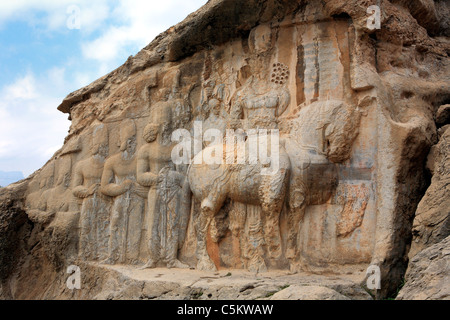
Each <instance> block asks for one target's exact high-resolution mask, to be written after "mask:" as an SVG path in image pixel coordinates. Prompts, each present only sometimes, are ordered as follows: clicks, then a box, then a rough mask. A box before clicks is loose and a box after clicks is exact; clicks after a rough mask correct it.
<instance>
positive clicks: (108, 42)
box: [0, 0, 207, 176]
mask: <svg viewBox="0 0 450 320" xmlns="http://www.w3.org/2000/svg"><path fill="white" fill-rule="evenodd" d="M206 2H207V0H163V1H161V0H147V1H145V0H58V1H55V0H14V1H0V171H22V172H23V173H24V175H25V176H28V175H29V174H31V173H33V172H34V171H35V170H37V169H39V168H40V167H41V166H42V165H43V164H44V163H45V162H46V161H47V160H48V159H49V158H50V157H51V156H52V155H53V153H54V152H55V151H57V150H58V149H59V148H60V147H61V146H62V144H63V141H64V137H65V136H66V135H67V132H68V130H69V126H70V122H69V121H68V120H67V115H66V114H62V113H61V112H59V111H58V110H57V109H56V108H57V106H58V105H59V104H60V103H61V101H62V100H63V99H64V97H65V96H66V95H67V94H69V93H70V92H72V91H75V90H77V89H79V88H81V87H83V86H85V85H88V84H89V83H91V82H92V81H94V80H96V79H98V78H99V77H101V76H103V75H105V74H107V73H108V72H110V71H112V70H114V69H115V68H117V67H118V66H120V65H122V64H123V63H124V62H125V61H126V59H127V58H128V57H129V56H130V55H135V54H136V53H137V52H138V51H139V50H140V49H141V48H143V47H144V46H146V45H147V44H148V43H150V42H151V41H152V40H153V39H154V38H155V37H156V36H157V35H158V34H159V33H161V32H163V31H165V30H166V29H168V28H169V27H171V26H172V25H174V24H176V23H178V22H180V21H182V20H183V19H184V18H185V17H186V16H187V15H188V14H189V13H191V12H193V11H195V10H197V9H198V8H200V7H201V6H202V5H204V4H205V3H206Z"/></svg>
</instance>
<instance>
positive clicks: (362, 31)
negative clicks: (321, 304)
mask: <svg viewBox="0 0 450 320" xmlns="http://www.w3.org/2000/svg"><path fill="white" fill-rule="evenodd" d="M376 4H379V5H380V7H379V9H380V10H379V15H377V10H375V11H373V10H374V9H373V7H372V10H368V9H369V7H370V6H372V5H376ZM447 9H448V7H447V4H446V3H445V2H444V1H434V2H433V1H431V0H417V1H400V0H398V1H394V0H393V1H386V0H383V1H367V0H350V1H340V0H326V1H323V0H320V1H319V0H310V1H298V0H288V1H278V0H265V1H257V0H249V1H237V0H211V1H209V2H208V3H207V4H206V5H205V6H204V7H203V8H201V9H200V10H198V11H197V12H195V13H193V14H191V15H190V16H189V17H187V18H186V20H185V21H183V22H181V23H180V24H178V25H176V26H174V27H172V28H170V29H169V30H167V31H166V32H164V33H163V34H161V35H160V36H158V37H157V38H156V39H155V40H154V41H153V42H152V43H150V44H149V45H148V46H147V47H145V48H144V49H143V50H141V51H140V52H139V53H138V54H136V56H133V57H130V58H129V59H128V60H127V61H126V63H125V64H124V65H123V66H121V67H119V68H118V69H116V70H114V71H113V72H111V73H110V74H108V75H106V76H104V77H102V78H101V79H99V80H97V81H95V82H94V83H92V84H91V85H89V86H87V87H85V88H82V89H80V90H78V91H76V92H74V93H72V94H70V95H69V96H68V97H67V98H66V99H65V100H64V101H63V102H62V104H61V105H60V106H59V110H61V111H62V112H64V113H67V114H69V117H70V119H71V121H72V124H71V128H70V132H69V134H68V136H67V138H66V141H65V144H64V146H63V147H62V149H61V150H59V151H58V152H57V153H56V154H55V155H54V156H53V157H52V158H51V159H50V161H49V162H48V163H47V164H46V165H45V166H44V167H43V168H42V169H41V170H40V171H38V172H37V173H36V174H34V175H33V176H32V177H30V178H29V179H28V180H27V181H26V182H24V183H22V184H19V185H13V186H10V187H9V188H6V191H4V189H1V191H0V203H1V207H0V221H1V223H2V224H1V225H0V227H1V228H3V229H2V231H5V232H2V233H0V245H1V246H2V248H4V252H5V253H4V254H3V253H2V255H1V256H0V259H2V260H1V261H2V262H3V261H4V263H2V264H0V265H2V266H4V268H6V269H7V270H6V271H5V273H4V280H3V283H2V286H1V290H2V292H0V296H2V297H10V298H24V299H32V298H41V299H55V298H70V297H72V296H73V295H78V297H80V298H81V297H82V298H86V299H89V298H99V299H110V298H111V299H124V298H136V297H137V296H139V297H140V294H141V293H139V292H140V291H139V290H141V291H142V288H147V289H146V290H149V292H153V291H155V290H156V291H155V292H156V293H151V294H150V293H149V294H148V296H152V297H157V298H164V297H166V298H173V297H182V298H189V297H190V298H192V297H195V296H196V295H200V293H197V294H195V293H193V292H191V291H189V290H187V291H186V290H185V289H186V288H184V287H182V286H181V287H182V288H181V289H180V290H181V291H177V290H178V289H168V291H167V292H172V293H173V295H172V294H167V295H165V294H164V292H159V291H158V290H159V288H158V287H157V284H155V283H154V282H152V281H153V280H152V281H150V280H149V279H145V278H143V279H142V278H140V279H136V278H135V274H136V272H137V271H136V266H141V267H145V268H151V269H154V268H163V267H168V268H175V269H176V270H177V272H179V274H181V275H185V274H187V273H188V272H189V271H186V269H187V268H196V269H198V270H203V271H207V272H214V271H213V270H216V269H219V270H232V273H233V272H234V271H233V270H241V269H247V270H249V271H252V272H253V273H254V274H255V273H256V274H258V275H259V274H265V273H266V272H268V271H271V272H273V271H276V272H286V270H290V271H291V272H292V273H296V272H298V273H304V272H308V273H309V277H311V278H313V276H312V274H321V275H323V277H322V278H320V279H321V281H322V282H320V281H318V282H314V283H311V282H307V284H308V285H309V286H310V287H309V288H303V287H304V286H303V284H304V283H303V282H302V283H296V282H295V281H291V282H289V283H287V284H286V285H290V286H292V287H291V288H290V289H289V288H282V287H278V288H277V290H275V291H273V292H272V294H273V295H274V298H280V299H284V298H286V299H291V298H292V299H304V298H317V299H328V298H330V299H335V298H336V299H340V298H344V296H345V297H349V295H351V294H349V293H348V292H351V291H352V290H353V293H355V292H356V295H359V293H358V292H360V290H362V289H361V287H360V285H358V286H357V287H355V286H353V285H351V286H350V287H351V288H353V289H351V290H350V289H349V288H348V286H345V288H346V289H345V290H341V289H342V287H339V286H329V285H325V284H326V283H328V282H327V281H328V280H330V274H333V275H336V274H337V275H345V274H350V275H353V276H354V277H355V278H357V279H356V280H355V281H354V282H353V284H354V283H364V282H365V272H364V271H365V270H367V268H368V267H369V266H372V267H375V269H377V268H379V270H380V277H381V289H380V290H378V292H376V296H377V298H385V297H389V296H391V295H392V294H393V293H395V292H396V290H397V288H398V287H399V285H400V284H401V282H402V279H403V278H404V275H405V271H406V268H407V265H408V253H409V248H410V247H411V240H412V237H413V234H412V229H413V220H414V215H415V213H416V210H417V207H418V204H419V202H420V200H421V198H422V196H423V194H424V193H425V191H426V189H427V187H428V186H429V183H428V179H427V178H428V172H427V169H426V165H425V163H426V161H427V160H426V159H427V157H428V158H429V163H430V165H429V167H430V168H433V169H432V170H433V172H434V176H433V180H432V185H431V187H430V190H429V192H428V193H427V196H426V197H425V198H424V199H423V200H422V203H421V204H420V206H419V209H418V211H417V218H416V220H415V221H416V222H415V225H414V226H415V227H414V230H415V231H414V232H415V234H414V236H415V239H414V240H418V242H417V245H420V244H421V243H422V244H423V247H425V246H427V245H429V244H431V243H434V242H437V241H440V240H441V239H442V237H443V236H444V234H445V232H446V231H445V230H446V228H448V226H447V224H446V223H447V222H446V221H447V220H446V219H445V218H444V216H445V211H442V210H440V209H438V207H439V208H440V207H441V206H445V203H446V199H447V198H448V196H447V197H446V195H447V193H446V192H447V191H448V190H447V189H445V188H444V185H445V183H446V180H445V179H446V175H447V171H446V170H447V168H448V161H447V160H448V156H447V154H448V152H447V150H448V145H447V140H446V139H447V138H446V137H447V136H448V133H446V132H447V131H448V130H447V131H445V130H444V129H445V127H442V128H440V129H439V130H440V131H439V133H438V128H439V127H441V126H443V125H444V123H445V122H446V121H447V120H446V119H447V117H448V116H447V113H448V108H447V107H446V106H445V105H447V104H448V101H449V97H450V85H449V84H450V76H449V75H450V72H449V68H450V61H449V52H450V45H449V42H448V38H447V37H446V34H447V32H448V31H447V29H446V28H447V27H446V26H448V23H447V22H446V20H445V19H442V18H441V17H440V15H441V14H442V12H445V10H447ZM378 18H379V19H380V21H379V22H380V24H381V29H376V28H374V27H373V24H370V23H369V22H370V21H371V19H378ZM257 130H258V131H257ZM230 131H231V132H232V133H234V135H233V136H231V138H232V139H228V140H223V138H224V137H225V134H228V133H229V132H230ZM268 132H270V133H271V134H272V135H269V136H270V138H269V136H268V135H267V133H268ZM440 137H441V140H440V141H441V142H439V144H438V145H437V146H435V147H433V146H434V145H436V143H438V141H439V138H440ZM230 141H233V143H231V144H227V143H226V142H230ZM269 141H270V143H269ZM264 142H265V143H264ZM255 146H259V150H258V148H256V149H255ZM264 147H266V148H265V149H264ZM430 149H431V150H432V153H431V155H430V156H428V154H429V152H430ZM255 150H256V151H255ZM258 151H259V153H258ZM263 151H266V154H264V152H263ZM269 151H270V152H269ZM269 154H270V157H269ZM433 155H434V159H435V160H434V162H433V160H432V159H433ZM261 156H263V157H261ZM433 163H434V165H432V164H433ZM433 190H435V191H433ZM436 193H437V194H438V195H439V197H435V194H436ZM11 239H12V240H11ZM17 239H19V240H20V239H21V241H16V240H17ZM414 243H416V242H414ZM414 246H415V245H414V244H413V251H412V252H414V251H416V250H421V248H418V249H415V247H414ZM9 253H17V254H15V255H12V256H14V257H16V258H14V259H13V258H11V257H12V256H11V255H9ZM411 254H412V253H411ZM8 259H9V260H8ZM70 265H74V266H79V267H80V268H81V271H82V273H83V274H85V278H83V279H84V280H83V281H84V284H86V283H88V284H89V285H88V286H85V287H84V288H85V289H84V290H81V292H72V291H70V290H69V291H67V290H68V289H67V288H66V286H65V285H66V282H65V279H66V278H67V274H66V270H67V267H69V266H70ZM117 265H122V266H124V268H125V269H124V270H125V271H124V270H121V271H120V270H118V269H116V268H119V267H117ZM127 268H130V269H127ZM182 269H183V270H182ZM105 270H106V271H105ZM127 270H128V271H127ZM130 270H131V271H130ZM124 272H131V274H129V275H128V276H125V275H124ZM86 274H90V275H92V276H91V277H89V276H86ZM139 275H140V276H145V275H146V273H145V272H144V273H139ZM147 275H148V276H151V275H152V273H148V274H147ZM258 275H257V276H255V277H258ZM152 279H153V278H152ZM277 279H278V280H279V279H282V277H279V278H277ZM233 280H235V281H237V282H236V283H238V282H239V279H234V278H233ZM236 283H230V286H228V287H227V289H226V290H225V289H224V290H225V291H226V293H224V294H223V295H220V294H219V297H231V295H230V294H231V292H233V295H234V294H236V296H234V297H235V298H244V297H243V294H241V293H242V292H240V293H237V292H236V288H233V286H237V285H236ZM166 285H167V284H166V283H164V284H163V285H162V286H161V288H165V287H166ZM246 285H250V284H248V283H246ZM171 286H172V285H171ZM175 286H177V285H175ZM178 286H180V285H179V284H178ZM311 286H312V287H311ZM86 288H89V289H86ZM136 288H138V289H139V290H138V289H136ZM171 288H172V287H171ZM208 288H209V289H211V290H213V289H212V287H204V288H202V290H203V291H202V292H203V293H204V292H205V290H208ZM135 289H136V290H138V293H139V294H138V293H136V292H134V290H135ZM347 289H348V290H347ZM128 290H131V292H132V293H129V292H128ZM152 290H153V291H152ZM214 290H216V289H214ZM217 290H219V289H217ZM333 290H334V291H333ZM219 291H220V290H219ZM225 291H224V292H225ZM244 291H248V290H244ZM256 291H257V290H256ZM278 291H280V292H278ZM344 291H345V292H344ZM257 292H258V294H262V295H269V296H272V294H270V292H269V291H264V290H262V291H257ZM192 294H193V295H192ZM209 294H211V295H212V296H214V294H213V293H208V294H207V295H206V296H208V295H209ZM255 295H256V293H255V294H251V295H250V296H252V297H254V296H255Z"/></svg>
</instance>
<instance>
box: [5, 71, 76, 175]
mask: <svg viewBox="0 0 450 320" xmlns="http://www.w3.org/2000/svg"><path fill="white" fill-rule="evenodd" d="M63 74H64V70H62V69H52V70H50V71H49V72H48V73H47V74H45V75H44V76H43V77H40V78H37V77H36V76H35V75H33V74H31V73H28V74H26V75H25V76H23V77H21V78H19V79H17V80H16V81H15V82H14V83H12V84H10V85H8V86H6V87H4V88H3V89H1V90H0V94H1V96H2V97H3V99H2V100H1V101H0V170H3V171H22V172H24V174H25V175H29V174H31V173H32V172H33V171H35V170H37V169H38V168H39V167H41V166H42V165H43V164H44V163H45V162H46V161H47V160H48V159H49V158H50V157H51V156H52V154H53V152H55V151H56V150H57V149H58V148H59V147H61V146H62V145H63V142H64V137H65V135H66V134H67V131H68V129H69V125H70V123H69V121H67V116H66V115H64V114H62V113H60V112H59V111H57V110H56V106H57V105H58V103H59V102H60V101H61V99H62V97H63V95H62V96H59V97H58V91H60V90H62V88H61V77H63ZM58 88H59V89H58ZM55 146H59V147H55Z"/></svg>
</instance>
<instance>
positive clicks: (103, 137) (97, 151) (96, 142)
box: [91, 124, 109, 157]
mask: <svg viewBox="0 0 450 320" xmlns="http://www.w3.org/2000/svg"><path fill="white" fill-rule="evenodd" d="M108 145H109V141H108V129H107V127H106V126H105V125H104V124H101V125H98V126H96V127H94V129H93V130H92V149H91V154H92V155H100V156H103V157H106V156H107V155H108Z"/></svg>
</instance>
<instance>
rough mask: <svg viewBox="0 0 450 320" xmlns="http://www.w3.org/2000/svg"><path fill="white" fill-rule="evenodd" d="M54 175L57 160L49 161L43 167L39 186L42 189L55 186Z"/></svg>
mask: <svg viewBox="0 0 450 320" xmlns="http://www.w3.org/2000/svg"><path fill="white" fill-rule="evenodd" d="M54 175H55V162H54V161H51V162H50V163H48V164H47V165H46V166H45V167H44V168H42V170H41V172H40V173H39V176H38V177H39V180H40V183H39V188H40V189H41V190H42V189H49V188H51V187H52V186H53V181H54Z"/></svg>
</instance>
